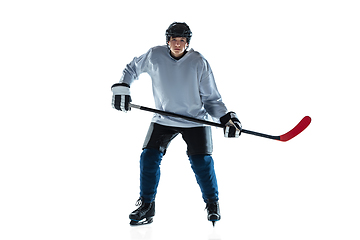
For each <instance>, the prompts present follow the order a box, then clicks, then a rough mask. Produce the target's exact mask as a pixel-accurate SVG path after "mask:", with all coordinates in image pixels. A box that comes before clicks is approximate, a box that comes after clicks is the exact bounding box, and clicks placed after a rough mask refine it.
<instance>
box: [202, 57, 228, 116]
mask: <svg viewBox="0 0 360 240" xmlns="http://www.w3.org/2000/svg"><path fill="white" fill-rule="evenodd" d="M200 95H201V99H202V102H203V104H204V108H205V110H206V111H207V112H208V113H209V114H210V115H211V117H213V118H214V120H215V121H218V120H219V119H220V117H222V116H224V115H225V114H226V113H227V112H228V111H227V108H226V106H225V104H224V103H223V101H222V98H221V95H220V93H219V91H218V89H217V86H216V83H215V79H214V75H213V73H212V70H211V68H210V65H209V63H208V62H207V61H206V60H204V67H203V72H202V74H201V79H200Z"/></svg>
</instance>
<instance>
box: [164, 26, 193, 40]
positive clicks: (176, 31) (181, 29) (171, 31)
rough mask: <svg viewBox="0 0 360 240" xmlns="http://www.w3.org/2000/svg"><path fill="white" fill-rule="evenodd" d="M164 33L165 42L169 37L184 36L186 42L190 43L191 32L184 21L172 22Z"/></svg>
mask: <svg viewBox="0 0 360 240" xmlns="http://www.w3.org/2000/svg"><path fill="white" fill-rule="evenodd" d="M165 35H166V44H167V43H168V42H169V41H170V37H184V38H186V41H187V43H188V44H190V39H191V36H192V32H191V30H190V28H189V26H188V25H187V24H186V23H184V22H183V23H182V22H173V23H172V24H170V26H169V28H168V29H167V30H166V33H165Z"/></svg>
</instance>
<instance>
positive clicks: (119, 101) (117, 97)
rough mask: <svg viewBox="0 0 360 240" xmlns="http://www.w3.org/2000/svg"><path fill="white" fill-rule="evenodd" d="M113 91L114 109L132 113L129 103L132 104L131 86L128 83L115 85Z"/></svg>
mask: <svg viewBox="0 0 360 240" xmlns="http://www.w3.org/2000/svg"><path fill="white" fill-rule="evenodd" d="M111 91H112V92H113V97H112V106H113V108H115V109H117V110H120V111H123V112H127V111H130V110H131V108H130V106H129V103H130V102H131V96H130V86H129V85H128V84H126V83H115V84H114V85H112V87H111Z"/></svg>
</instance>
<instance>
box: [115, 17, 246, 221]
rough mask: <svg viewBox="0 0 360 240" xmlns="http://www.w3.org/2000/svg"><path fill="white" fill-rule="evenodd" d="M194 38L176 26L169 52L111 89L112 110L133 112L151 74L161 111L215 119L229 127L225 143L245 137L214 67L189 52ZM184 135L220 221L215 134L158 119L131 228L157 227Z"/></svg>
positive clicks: (127, 72)
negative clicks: (174, 149)
mask: <svg viewBox="0 0 360 240" xmlns="http://www.w3.org/2000/svg"><path fill="white" fill-rule="evenodd" d="M191 37H192V32H191V30H190V28H189V26H188V25H187V24H186V23H179V22H174V23H172V24H171V25H170V26H169V28H168V29H167V30H166V45H165V46H157V47H153V48H151V49H150V50H149V51H148V52H147V53H145V54H143V55H142V56H140V57H135V58H134V59H133V60H132V61H131V62H130V63H129V64H128V65H127V66H126V68H125V69H124V71H123V75H122V77H121V79H120V82H119V83H116V84H114V85H113V86H112V88H111V89H112V92H113V101H112V105H113V107H114V108H115V109H117V110H120V111H123V112H127V111H130V110H131V109H130V106H129V103H130V102H131V97H130V86H131V84H132V82H133V81H134V80H136V79H138V78H139V75H140V74H141V73H145V72H146V73H148V74H149V75H150V77H151V79H152V89H153V95H154V100H155V106H156V108H157V109H159V110H163V111H169V112H175V113H178V114H181V115H185V116H190V117H195V118H198V119H203V120H205V119H207V118H208V115H210V116H211V117H212V118H213V119H214V120H215V121H218V120H220V122H221V123H223V124H225V125H226V126H227V127H226V128H225V129H224V135H225V137H239V135H240V134H241V129H242V128H241V123H240V121H239V119H238V118H237V116H236V114H235V113H234V112H229V111H228V110H227V108H226V107H225V104H224V103H223V102H222V99H221V96H220V94H219V92H218V90H217V87H216V84H215V80H214V76H213V73H212V71H211V68H210V65H209V63H208V62H207V60H206V59H205V58H204V57H203V56H202V55H201V54H200V53H198V52H196V51H194V50H193V49H190V50H188V47H189V44H190V40H191ZM178 134H181V135H182V138H183V139H184V141H185V142H186V144H187V155H188V157H189V160H190V163H191V168H192V169H193V171H194V173H195V177H196V180H197V183H198V184H199V186H200V189H201V192H202V197H203V200H204V202H205V203H206V209H207V213H208V220H209V221H212V222H213V224H214V223H215V221H218V220H220V217H221V216H220V210H219V203H218V200H219V197H218V185H217V180H216V175H215V170H214V161H213V158H212V156H211V154H212V136H211V128H210V127H209V126H204V125H202V124H198V123H193V122H190V121H187V120H183V119H179V118H173V117H167V116H162V115H159V114H155V116H154V117H153V119H152V121H151V124H150V127H149V130H148V133H147V136H146V138H145V141H144V145H143V151H142V154H141V156H140V198H139V200H138V201H137V204H136V205H137V206H138V208H137V209H136V210H135V211H133V212H132V213H131V214H130V215H129V218H130V219H131V222H130V224H131V225H140V224H146V223H151V222H152V220H153V219H152V218H153V216H154V215H155V196H156V193H157V187H158V183H159V180H160V162H161V160H162V158H163V156H164V155H165V153H166V150H167V148H168V146H169V144H170V142H171V140H172V139H174V138H175V137H176V136H177V135H178ZM179 197H180V196H179ZM181 197H182V196H181Z"/></svg>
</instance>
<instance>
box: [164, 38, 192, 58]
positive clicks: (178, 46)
mask: <svg viewBox="0 0 360 240" xmlns="http://www.w3.org/2000/svg"><path fill="white" fill-rule="evenodd" d="M168 44H169V47H170V51H171V54H172V55H173V56H174V57H181V56H182V55H183V54H184V51H185V49H186V48H187V46H188V45H189V44H188V43H187V42H186V38H184V37H174V38H173V37H170V41H169V42H168Z"/></svg>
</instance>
